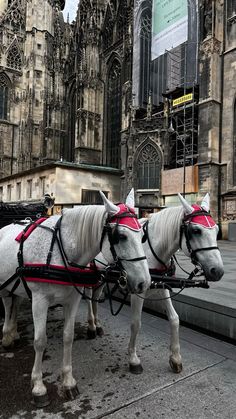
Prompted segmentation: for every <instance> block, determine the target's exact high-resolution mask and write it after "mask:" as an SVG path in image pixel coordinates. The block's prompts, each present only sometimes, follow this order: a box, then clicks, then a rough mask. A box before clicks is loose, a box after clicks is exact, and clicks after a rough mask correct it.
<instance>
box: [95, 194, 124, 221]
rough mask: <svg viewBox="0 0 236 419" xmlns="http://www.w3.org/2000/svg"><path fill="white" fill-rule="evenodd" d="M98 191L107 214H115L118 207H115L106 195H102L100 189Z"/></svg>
mask: <svg viewBox="0 0 236 419" xmlns="http://www.w3.org/2000/svg"><path fill="white" fill-rule="evenodd" d="M99 192H100V195H101V197H102V200H103V203H104V205H105V208H106V211H107V212H108V214H110V215H115V214H117V213H118V212H119V211H120V208H119V207H117V205H115V204H113V203H112V202H111V201H109V199H107V197H106V196H105V195H104V193H103V192H102V191H99Z"/></svg>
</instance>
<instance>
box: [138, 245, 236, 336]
mask: <svg viewBox="0 0 236 419" xmlns="http://www.w3.org/2000/svg"><path fill="white" fill-rule="evenodd" d="M218 246H219V248H220V251H221V255H222V259H223V263H224V269H225V274H224V276H223V278H222V279H221V280H220V281H219V282H215V283H213V282H211V283H209V285H210V288H209V289H208V290H207V289H206V290H205V289H200V288H196V289H186V290H184V291H183V292H182V293H181V294H180V295H178V296H176V297H174V298H173V299H172V302H173V305H174V307H175V309H176V311H177V313H178V315H179V318H180V320H182V321H183V322H186V323H188V324H191V325H194V326H197V327H200V328H203V329H205V330H209V331H211V332H214V333H217V334H220V335H222V336H225V337H227V338H231V339H234V340H235V341H236V242H229V241H219V242H218ZM177 260H178V262H179V263H180V265H181V266H183V268H184V269H187V270H188V271H189V272H191V270H192V265H191V263H190V262H189V259H188V258H186V256H184V254H183V253H182V252H178V253H177ZM178 275H179V276H181V277H183V276H186V275H185V274H184V273H183V272H182V271H181V270H180V268H178V267H177V272H176V276H178ZM176 291H178V290H174V292H176ZM154 293H156V291H154ZM145 307H147V308H149V309H152V310H153V311H156V312H159V313H163V311H162V308H161V304H160V303H159V304H157V303H145Z"/></svg>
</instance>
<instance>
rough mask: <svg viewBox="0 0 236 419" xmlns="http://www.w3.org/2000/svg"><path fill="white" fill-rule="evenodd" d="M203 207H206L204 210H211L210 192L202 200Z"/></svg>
mask: <svg viewBox="0 0 236 419" xmlns="http://www.w3.org/2000/svg"><path fill="white" fill-rule="evenodd" d="M201 207H202V208H204V210H206V211H207V212H209V210H210V195H209V193H208V192H207V194H206V195H205V196H204V198H203V200H202V203H201Z"/></svg>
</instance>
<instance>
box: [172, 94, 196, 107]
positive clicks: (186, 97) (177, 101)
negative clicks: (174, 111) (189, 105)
mask: <svg viewBox="0 0 236 419" xmlns="http://www.w3.org/2000/svg"><path fill="white" fill-rule="evenodd" d="M190 100H193V94H192V93H189V94H188V95H184V96H181V97H178V99H174V100H173V103H172V105H173V106H178V105H181V104H182V103H185V102H189V101H190Z"/></svg>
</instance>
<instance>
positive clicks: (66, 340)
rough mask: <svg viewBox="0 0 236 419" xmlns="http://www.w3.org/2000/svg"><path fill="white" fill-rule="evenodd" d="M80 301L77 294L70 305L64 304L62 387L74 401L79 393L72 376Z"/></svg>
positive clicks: (73, 296) (71, 299)
mask: <svg viewBox="0 0 236 419" xmlns="http://www.w3.org/2000/svg"><path fill="white" fill-rule="evenodd" d="M80 299H81V296H80V295H79V294H77V293H76V292H75V293H74V294H73V295H72V297H71V298H70V301H69V303H67V304H64V313H65V323H64V330H63V365H62V377H63V382H62V386H63V389H64V391H65V395H66V397H67V398H68V399H70V400H72V399H74V398H75V397H76V396H77V395H78V393H79V391H78V388H77V384H76V381H75V379H74V377H73V375H72V344H73V340H74V325H75V317H76V314H77V311H78V306H79V302H80Z"/></svg>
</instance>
